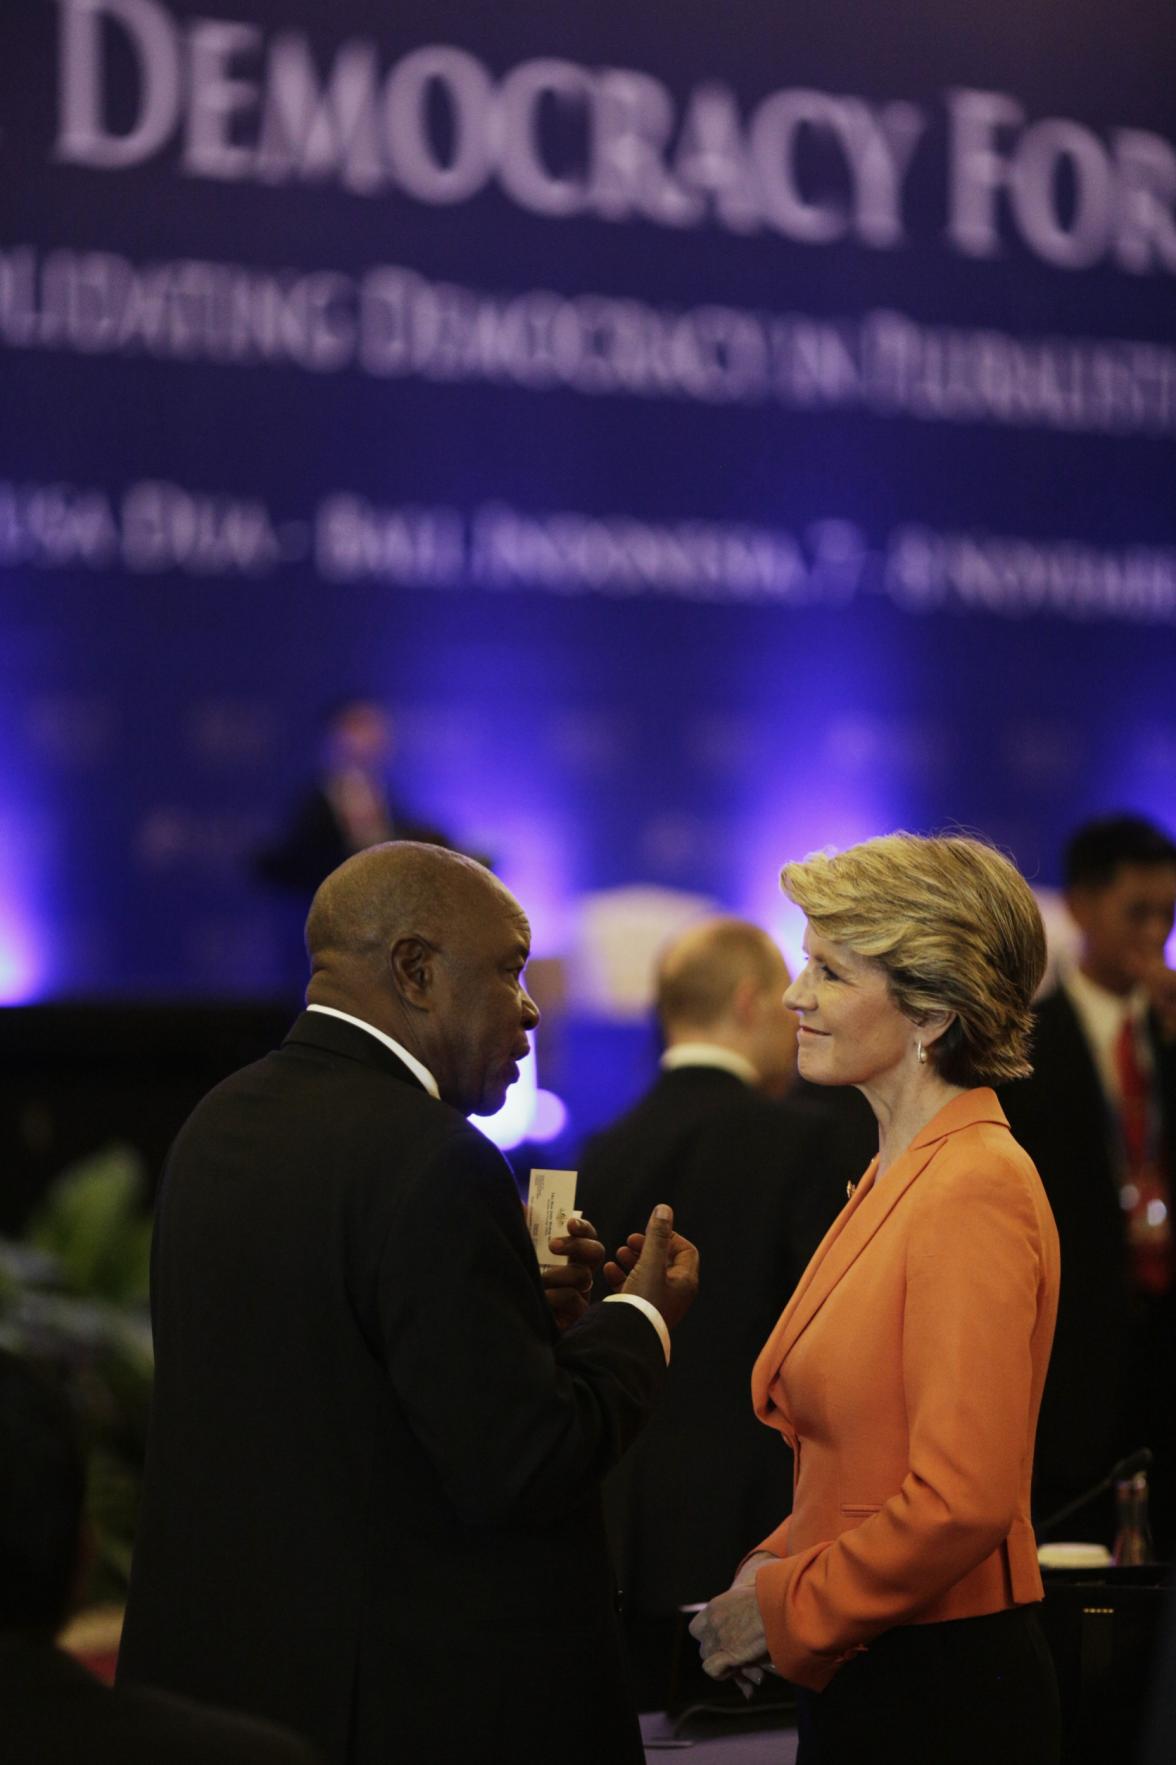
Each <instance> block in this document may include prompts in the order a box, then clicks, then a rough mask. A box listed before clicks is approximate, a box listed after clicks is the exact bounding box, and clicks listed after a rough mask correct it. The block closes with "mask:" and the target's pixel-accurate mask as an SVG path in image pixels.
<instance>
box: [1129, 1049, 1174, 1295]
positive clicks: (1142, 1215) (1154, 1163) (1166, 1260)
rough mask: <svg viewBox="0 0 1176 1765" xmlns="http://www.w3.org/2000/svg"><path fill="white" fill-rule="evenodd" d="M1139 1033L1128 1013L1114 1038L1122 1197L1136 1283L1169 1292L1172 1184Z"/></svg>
mask: <svg viewBox="0 0 1176 1765" xmlns="http://www.w3.org/2000/svg"><path fill="white" fill-rule="evenodd" d="M1135 1033H1136V1032H1135V1024H1134V1022H1133V1020H1132V1018H1131V1016H1130V1015H1128V1016H1126V1017H1125V1018H1124V1019H1123V1023H1122V1026H1121V1028H1120V1030H1119V1035H1118V1038H1117V1040H1116V1042H1115V1068H1116V1070H1117V1072H1118V1075H1119V1096H1120V1105H1119V1124H1120V1127H1121V1129H1122V1134H1123V1174H1122V1180H1121V1182H1120V1186H1119V1199H1120V1201H1121V1202H1122V1204H1123V1212H1124V1215H1125V1216H1126V1221H1127V1243H1128V1246H1129V1248H1130V1254H1131V1266H1132V1272H1133V1273H1134V1276H1135V1283H1136V1286H1137V1287H1139V1288H1141V1289H1142V1290H1143V1291H1144V1292H1145V1293H1166V1292H1167V1291H1168V1288H1169V1287H1170V1286H1171V1284H1172V1222H1171V1218H1170V1215H1169V1204H1168V1182H1167V1177H1166V1174H1165V1172H1164V1170H1163V1167H1162V1165H1161V1163H1160V1159H1159V1156H1158V1148H1157V1147H1156V1145H1155V1137H1154V1135H1153V1133H1152V1121H1151V1082H1150V1079H1149V1077H1148V1074H1147V1072H1146V1071H1145V1070H1144V1067H1143V1064H1142V1062H1141V1061H1140V1058H1139V1050H1138V1048H1137V1046H1136V1041H1135Z"/></svg>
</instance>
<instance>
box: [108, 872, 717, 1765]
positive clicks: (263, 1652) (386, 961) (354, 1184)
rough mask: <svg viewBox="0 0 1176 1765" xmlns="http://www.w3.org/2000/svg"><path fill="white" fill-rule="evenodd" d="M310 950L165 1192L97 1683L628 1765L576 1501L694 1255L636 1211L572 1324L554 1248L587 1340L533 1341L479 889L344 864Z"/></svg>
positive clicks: (629, 1728) (511, 1038)
mask: <svg viewBox="0 0 1176 1765" xmlns="http://www.w3.org/2000/svg"><path fill="white" fill-rule="evenodd" d="M306 938H307V947H308V949H309V952H310V958H311V977H310V984H309V987H308V989H307V1001H308V1008H307V1010H306V1012H305V1013H304V1014H303V1015H302V1016H301V1017H300V1018H299V1019H298V1021H297V1022H296V1023H295V1025H294V1027H293V1029H292V1030H291V1032H290V1035H289V1036H288V1037H287V1039H286V1041H285V1043H284V1044H283V1046H282V1047H281V1049H280V1050H278V1052H276V1053H274V1054H271V1055H269V1056H268V1057H267V1058H266V1059H265V1060H262V1061H260V1062H259V1063H257V1064H256V1065H255V1066H251V1067H247V1068H245V1069H244V1070H243V1071H242V1072H239V1073H236V1074H235V1075H234V1076H233V1077H232V1078H230V1079H227V1080H226V1081H225V1082H224V1083H223V1084H222V1085H220V1086H218V1087H217V1089H216V1090H214V1091H213V1092H212V1093H211V1094H210V1095H209V1096H208V1097H206V1098H205V1099H204V1101H203V1103H201V1104H200V1105H199V1106H198V1107H197V1109H196V1111H195V1113H194V1114H193V1115H192V1116H191V1117H190V1119H189V1121H188V1122H187V1124H186V1125H185V1126H184V1128H183V1129H182V1130H181V1132H180V1134H179V1136H178V1138H177V1140H176V1143H175V1145H174V1147H173V1149H172V1153H171V1156H170V1158H169V1160H168V1165H167V1169H166V1171H165V1173H164V1179H163V1185H162V1190H161V1194H160V1199H159V1203H158V1206H157V1212H156V1231H155V1244H154V1268H153V1282H152V1312H153V1321H154V1327H155V1344H156V1363H157V1365H156V1388H155V1401H154V1405H153V1410H152V1419H151V1433H150V1439H149V1445H148V1454H147V1472H146V1480H145V1486H144V1494H143V1502H142V1511H141V1516H140V1525H139V1532H138V1536H137V1540H136V1546H135V1561H134V1569H133V1574H132V1579H131V1591H130V1600H129V1603H128V1608H127V1620H126V1628H125V1631H124V1637H123V1657H122V1664H121V1667H120V1672H122V1673H124V1674H125V1675H126V1676H127V1677H128V1678H131V1679H134V1680H141V1681H145V1682H147V1683H149V1684H153V1685H160V1686H164V1687H168V1688H172V1689H175V1690H178V1691H184V1692H186V1693H188V1694H189V1695H193V1696H199V1697H205V1698H207V1699H209V1700H210V1701H215V1702H219V1703H223V1704H227V1705H229V1706H231V1707H234V1708H240V1709H245V1710H249V1711H252V1712H256V1713H257V1714H260V1715H265V1716H269V1717H272V1718H274V1719H277V1720H280V1721H284V1722H285V1723H287V1724H288V1725H289V1726H290V1727H292V1728H295V1729H296V1730H298V1731H300V1732H302V1733H305V1734H307V1735H308V1736H310V1737H311V1738H313V1739H314V1740H315V1741H316V1743H317V1744H318V1745H319V1746H320V1747H321V1748H322V1750H323V1751H324V1752H325V1753H326V1755H327V1757H328V1758H329V1759H330V1760H331V1761H333V1762H334V1765H388V1762H389V1761H391V1760H401V1759H403V1760H412V1761H416V1760H429V1761H432V1762H434V1765H451V1762H452V1765H458V1762H460V1765H465V1762H466V1761H468V1760H470V1759H475V1758H476V1759H477V1760H479V1761H481V1762H482V1765H547V1762H548V1761H549V1760H551V1759H552V1758H558V1759H560V1760H561V1761H562V1762H566V1765H599V1762H600V1761H602V1760H608V1761H610V1765H640V1761H641V1759H642V1749H641V1741H640V1735H639V1732H638V1729H637V1722H636V1716H635V1713H634V1709H633V1705H632V1700H631V1698H630V1697H629V1695H628V1692H627V1688H626V1685H625V1680H624V1673H623V1663H622V1659H621V1649H620V1639H619V1636H618V1632H617V1626H616V1620H615V1606H614V1592H613V1585H612V1580H611V1576H610V1573H609V1567H608V1560H607V1553H606V1550H605V1544H604V1535H603V1525H602V1520H601V1515H600V1502H599V1486H600V1481H601V1479H602V1477H603V1475H604V1473H605V1471H606V1470H607V1469H608V1468H609V1466H610V1465H611V1464H612V1463H613V1462H614V1460H615V1459H616V1458H617V1457H618V1455H619V1454H620V1453H621V1452H622V1451H623V1450H624V1448H625V1446H626V1445H627V1444H628V1442H629V1441H630V1440H631V1439H632V1438H633V1436H634V1435H635V1434H636V1433H637V1431H638V1430H639V1429H640V1427H641V1426H642V1424H643V1423H644V1421H645V1420H646V1417H647V1416H648V1414H649V1411H650V1409H651V1407H652V1404H653V1402H654V1400H655V1398H656V1397H657V1395H658V1393H659V1391H660V1390H661V1387H662V1385H663V1383H664V1380H665V1375H666V1361H667V1358H668V1352H669V1340H668V1335H667V1326H671V1327H672V1326H673V1325H674V1324H676V1323H677V1321H678V1319H679V1318H680V1317H681V1316H682V1315H683V1314H684V1313H685V1311H686V1309H687V1307H688V1305H689V1303H690V1301H691V1299H692V1298H693V1293H694V1288H695V1285H696V1281H697V1273H696V1271H697V1255H696V1253H695V1252H694V1250H693V1248H692V1246H690V1245H688V1244H686V1243H685V1241H684V1240H683V1239H681V1238H679V1237H677V1235H676V1234H674V1233H673V1232H672V1230H671V1222H670V1218H669V1213H668V1210H666V1209H663V1210H661V1212H660V1216H659V1217H654V1218H652V1219H651V1220H650V1225H649V1231H648V1236H647V1238H646V1240H645V1246H644V1251H643V1254H642V1255H641V1258H640V1261H639V1262H638V1264H637V1266H636V1267H635V1268H634V1269H633V1270H632V1272H631V1273H630V1274H629V1276H628V1279H627V1280H626V1281H625V1283H624V1291H623V1292H622V1293H621V1294H619V1295H617V1296H615V1302H614V1303H606V1304H602V1305H598V1306H593V1307H592V1308H591V1309H587V1310H585V1308H584V1305H583V1300H582V1298H581V1295H580V1292H579V1290H578V1287H577V1285H576V1283H577V1282H579V1281H580V1279H581V1278H582V1279H583V1282H584V1284H585V1285H586V1286H590V1285H591V1274H590V1269H589V1267H588V1266H587V1265H586V1264H585V1262H584V1261H583V1259H584V1258H585V1256H586V1255H587V1261H588V1263H591V1262H592V1261H593V1260H594V1259H596V1258H600V1257H603V1250H602V1248H601V1246H600V1245H599V1244H598V1243H596V1242H595V1240H593V1239H591V1238H590V1237H585V1236H579V1237H576V1238H574V1239H572V1240H566V1241H565V1240H560V1244H561V1248H562V1249H564V1250H568V1251H571V1252H572V1253H573V1254H575V1255H578V1256H579V1257H580V1258H581V1262H580V1263H579V1264H577V1263H576V1262H572V1263H571V1264H569V1265H568V1267H567V1268H565V1269H562V1270H556V1271H554V1272H553V1274H552V1275H551V1276H549V1277H547V1279H548V1282H549V1284H550V1285H551V1286H552V1287H553V1290H554V1294H555V1297H556V1299H557V1300H559V1301H560V1303H561V1307H562V1308H563V1312H562V1315H563V1321H564V1322H565V1323H566V1322H567V1320H568V1310H567V1307H566V1302H567V1300H568V1298H569V1296H570V1298H571V1301H572V1305H571V1311H572V1313H574V1312H575V1311H577V1310H580V1311H582V1312H583V1315H582V1316H580V1317H579V1318H578V1319H576V1320H575V1321H574V1322H572V1323H571V1325H570V1327H568V1328H567V1329H566V1330H565V1331H564V1333H563V1334H562V1335H561V1334H559V1333H558V1331H557V1327H556V1323H555V1321H553V1318H552V1315H551V1310H550V1308H549V1305H548V1303H547V1302H546V1300H545V1295H544V1285H543V1282H542V1281H541V1277H540V1270H539V1265H538V1262H537V1261H536V1257H535V1252H534V1250H533V1248H532V1245H531V1239H530V1236H529V1233H528V1231H527V1227H526V1224H525V1221H524V1217H523V1213H522V1209H521V1208H520V1206H519V1200H518V1195H517V1192H516V1190H515V1186H514V1180H513V1178H512V1176H511V1173H510V1170H509V1168H508V1166H507V1164H506V1162H505V1160H504V1159H503V1158H502V1156H501V1154H500V1153H499V1152H498V1151H497V1149H496V1148H495V1147H494V1146H493V1145H491V1143H490V1141H489V1140H487V1139H485V1138H484V1137H483V1135H481V1134H480V1133H479V1132H478V1131H477V1129H476V1128H474V1127H472V1126H471V1125H470V1123H469V1122H468V1121H467V1120H466V1119H465V1118H466V1116H467V1115H469V1114H471V1113H476V1114H480V1115H492V1114H493V1113H494V1112H495V1111H496V1110H498V1109H499V1108H501V1106H502V1103H503V1101H504V1099H505V1097H506V1093H507V1090H508V1088H509V1087H510V1085H512V1084H513V1083H514V1081H515V1080H516V1079H517V1077H518V1064H517V1063H518V1062H519V1061H520V1060H521V1059H522V1058H523V1057H524V1055H525V1054H526V1053H527V1051H528V1040H527V1035H528V1031H530V1030H531V1029H533V1028H534V1027H535V1025H536V1024H537V1022H538V1019H539V1013H538V1011H537V1010H536V1008H535V1006H534V1004H533V1002H532V1000H531V998H530V996H529V995H528V993H527V990H526V987H525V985H524V982H523V971H524V968H525V966H526V962H527V957H528V954H529V947H530V931H529V928H528V925H527V921H526V918H525V916H524V914H523V911H522V909H521V907H520V906H519V904H518V902H517V901H516V900H515V899H514V897H513V895H511V894H510V893H509V892H508V891H507V890H506V889H505V888H504V887H503V886H502V884H501V883H500V882H498V881H497V879H496V878H495V877H493V876H492V875H491V874H490V872H489V871H487V870H485V869H484V868H483V867H482V866H481V865H479V864H476V863H475V862H474V861H473V860H472V859H469V858H464V857H462V856H460V855H459V854H457V853H454V852H447V851H444V850H442V849H441V848H439V847H435V846H426V845H419V844H414V843H412V842H401V843H395V844H386V845H381V846H376V847H374V848H373V849H372V850H371V851H367V852H362V853H360V854H358V855H357V856H355V857H353V858H351V859H349V860H348V861H347V862H346V863H345V864H343V865H342V866H341V867H340V868H339V869H338V870H336V871H335V872H333V873H332V875H331V876H329V877H328V878H327V879H326V881H325V882H324V883H323V884H322V885H321V887H320V888H319V890H318V892H317V893H316V895H315V898H314V903H313V905H312V907H311V912H310V917H309V919H308V921H307V927H306ZM618 1273H619V1271H618ZM569 1280H570V1282H571V1285H570V1286H569V1285H568V1284H567V1283H568V1282H569ZM561 1283H562V1284H561ZM577 1302H578V1303H577Z"/></svg>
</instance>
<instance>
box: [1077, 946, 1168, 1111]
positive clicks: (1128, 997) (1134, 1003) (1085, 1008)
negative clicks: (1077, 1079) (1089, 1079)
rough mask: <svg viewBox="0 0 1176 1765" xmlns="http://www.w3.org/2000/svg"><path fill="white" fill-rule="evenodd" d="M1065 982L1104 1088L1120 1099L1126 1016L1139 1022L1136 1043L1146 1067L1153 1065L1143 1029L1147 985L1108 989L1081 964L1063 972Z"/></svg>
mask: <svg viewBox="0 0 1176 1765" xmlns="http://www.w3.org/2000/svg"><path fill="white" fill-rule="evenodd" d="M1062 986H1063V988H1064V990H1065V993H1066V997H1067V998H1068V999H1069V1001H1070V1004H1071V1005H1072V1006H1073V1007H1074V1010H1075V1012H1076V1013H1077V1016H1078V1021H1079V1023H1080V1024H1081V1026H1082V1029H1083V1032H1084V1034H1085V1036H1086V1041H1087V1044H1088V1045H1089V1047H1090V1051H1091V1053H1092V1054H1093V1055H1094V1063H1095V1065H1096V1067H1097V1068H1098V1076H1099V1078H1100V1079H1101V1080H1102V1086H1103V1090H1104V1091H1105V1092H1106V1094H1107V1096H1108V1097H1110V1098H1111V1099H1112V1100H1113V1101H1114V1102H1116V1103H1118V1102H1119V1094H1120V1090H1121V1084H1120V1079H1119V1068H1118V1062H1117V1058H1116V1044H1117V1042H1118V1040H1119V1035H1120V1032H1121V1030H1122V1028H1123V1020H1124V1018H1130V1020H1131V1022H1132V1023H1133V1024H1134V1026H1135V1046H1136V1051H1137V1054H1138V1056H1139V1059H1140V1061H1141V1062H1142V1064H1143V1065H1144V1067H1145V1069H1146V1068H1148V1067H1150V1065H1151V1050H1150V1048H1149V1047H1148V1044H1147V1037H1146V1035H1144V1034H1142V1033H1141V1031H1142V1030H1143V1026H1144V1025H1145V1024H1146V1022H1147V1007H1148V998H1147V992H1146V989H1145V988H1143V987H1135V988H1134V989H1133V990H1132V991H1131V992H1130V993H1126V994H1119V993H1108V991H1107V989H1106V988H1105V987H1100V986H1099V984H1098V982H1097V981H1092V980H1091V978H1090V976H1089V975H1088V974H1083V972H1082V970H1081V969H1080V968H1078V967H1077V966H1075V967H1074V968H1072V969H1071V970H1070V971H1069V973H1068V974H1066V975H1065V976H1063V979H1062Z"/></svg>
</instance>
